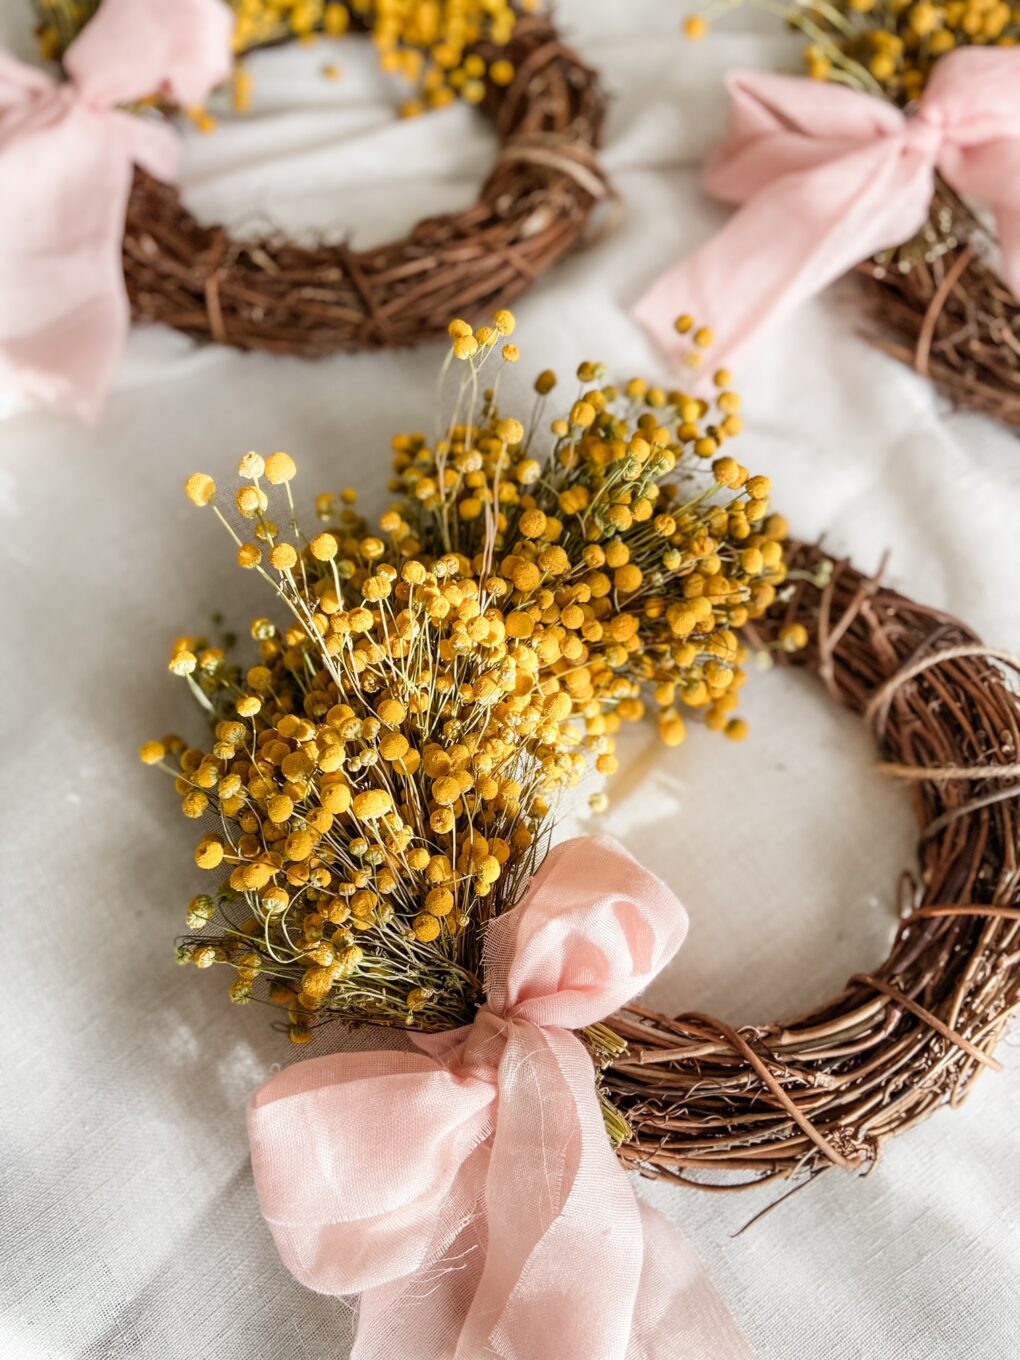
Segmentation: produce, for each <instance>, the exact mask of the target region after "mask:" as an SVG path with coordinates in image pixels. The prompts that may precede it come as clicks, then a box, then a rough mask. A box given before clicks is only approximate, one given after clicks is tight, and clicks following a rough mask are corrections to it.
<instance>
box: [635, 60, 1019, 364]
mask: <svg viewBox="0 0 1020 1360" xmlns="http://www.w3.org/2000/svg"><path fill="white" fill-rule="evenodd" d="M728 87H729V92H730V98H731V101H732V104H731V110H730V127H729V132H728V134H727V136H726V138H725V140H724V142H723V143H722V145H721V146H720V147H719V148H718V150H717V151H716V152H715V153H714V155H713V156H712V157H711V158H710V160H709V163H708V166H707V168H706V171H705V186H706V188H707V189H708V191H709V193H711V194H713V195H714V196H715V197H716V198H720V199H722V200H723V201H724V202H727V203H742V204H743V205H744V206H743V207H742V208H741V210H740V211H739V212H737V213H735V214H734V216H733V217H732V218H731V219H730V220H729V222H728V223H727V224H726V225H725V226H724V227H723V228H722V230H721V231H719V232H718V233H717V234H716V235H715V236H714V237H713V238H712V239H711V240H710V241H709V242H708V243H707V244H706V245H704V246H702V248H701V249H700V250H698V251H697V252H696V253H695V254H694V255H693V256H691V257H690V258H689V259H688V260H686V261H685V262H684V263H682V264H680V265H678V266H677V267H676V268H674V269H672V270H671V271H670V272H669V273H668V274H666V275H664V276H663V277H662V278H661V279H660V280H659V281H658V282H657V283H656V284H654V285H653V287H652V288H651V290H650V291H649V292H648V293H646V294H645V296H644V297H643V298H642V299H641V301H640V302H639V303H638V305H637V307H636V308H635V311H634V315H635V317H636V318H637V320H638V321H640V322H641V323H642V325H644V327H645V328H646V329H647V330H648V331H649V332H650V333H651V335H652V337H653V338H654V339H656V340H657V341H658V342H659V343H660V344H661V345H662V347H663V348H664V349H666V350H667V352H669V353H670V354H672V355H674V356H676V357H680V356H681V355H682V354H683V352H684V350H685V348H686V346H685V344H684V342H683V341H681V340H680V339H679V338H678V336H677V335H676V332H675V331H674V329H673V321H674V319H675V317H676V316H677V314H678V313H680V312H688V313H691V314H692V315H693V316H695V317H696V318H697V320H698V321H699V322H700V323H703V324H705V325H709V326H711V327H712V329H713V330H714V332H715V341H714V344H713V348H712V357H713V360H714V361H715V362H728V361H729V359H730V358H731V357H732V355H733V354H734V353H735V352H736V351H737V349H738V348H739V347H741V346H742V345H744V344H745V343H746V342H747V341H748V340H750V339H751V338H752V337H753V336H754V335H755V334H756V333H757V332H758V331H759V330H760V329H761V328H762V327H764V326H765V325H766V324H767V323H772V322H773V321H778V320H780V319H781V318H782V317H784V316H785V315H786V314H787V313H789V312H790V311H792V310H793V308H794V307H796V305H797V304H798V303H799V302H801V301H802V300H803V299H805V298H807V297H810V296H811V295H812V294H814V293H817V292H819V291H820V290H821V289H822V288H824V287H825V286H826V284H828V283H830V282H832V280H833V279H835V278H838V277H839V275H841V274H843V273H845V272H846V271H847V270H848V269H851V268H852V267H853V266H854V265H856V264H858V263H860V261H861V260H865V259H867V258H868V257H869V256H870V255H873V254H875V253H876V251H879V250H884V249H887V248H891V247H893V246H898V245H901V244H902V243H903V242H905V241H909V240H910V239H911V237H912V236H914V234H915V233H916V232H917V231H919V230H920V228H921V227H922V226H923V224H924V222H925V220H926V218H927V215H928V209H929V206H930V204H931V199H932V194H933V192H934V188H935V172H936V171H938V172H939V173H940V174H941V175H943V176H944V177H945V179H946V180H947V181H948V182H949V183H950V184H951V185H952V186H953V187H954V188H955V189H956V190H957V191H958V192H959V193H960V194H962V195H965V196H967V197H972V198H975V199H978V200H981V201H983V202H985V203H988V204H990V205H991V206H992V208H993V209H994V212H995V217H996V221H997V225H998V235H999V244H1000V246H1001V249H1002V257H1003V265H1004V274H1005V278H1006V280H1007V282H1008V283H1009V285H1010V287H1011V288H1012V289H1013V291H1014V293H1016V294H1017V295H1018V296H1020V52H1018V51H1017V49H1015V48H993V47H967V48H960V49H958V50H957V51H955V52H952V53H950V54H949V55H948V56H945V57H942V58H941V59H940V60H939V61H938V63H937V64H936V66H935V68H934V71H933V73H932V76H931V79H930V81H929V83H928V87H927V89H926V90H925V93H924V95H923V97H922V99H921V100H920V102H919V104H918V105H917V109H916V112H914V113H913V114H904V113H902V112H901V111H900V110H899V109H897V108H895V107H894V106H893V105H892V104H889V103H888V102H886V101H885V100H884V99H880V98H877V97H876V96H873V95H868V94H859V93H857V92H856V91H854V90H848V89H846V88H845V87H843V86H840V85H830V84H825V83H822V82H819V81H815V80H810V79H807V78H806V77H797V76H775V75H758V74H738V75H733V76H731V77H730V79H729V81H728Z"/></svg>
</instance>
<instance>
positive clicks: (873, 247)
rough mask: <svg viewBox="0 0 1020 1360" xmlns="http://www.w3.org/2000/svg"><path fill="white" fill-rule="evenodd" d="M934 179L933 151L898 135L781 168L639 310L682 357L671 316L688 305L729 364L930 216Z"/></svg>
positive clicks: (715, 355)
mask: <svg viewBox="0 0 1020 1360" xmlns="http://www.w3.org/2000/svg"><path fill="white" fill-rule="evenodd" d="M911 162H912V163H911ZM905 163H906V164H905ZM932 187H933V169H932V165H931V163H930V161H928V160H926V159H924V158H922V157H920V156H913V157H910V158H909V159H908V157H907V155H906V153H905V152H904V149H903V146H902V143H901V142H900V141H899V139H897V138H885V139H883V140H882V141H880V142H877V143H874V144H872V145H869V146H866V147H863V148H859V149H857V150H855V151H853V152H850V153H848V154H844V155H840V156H837V157H835V158H834V159H833V160H831V161H828V162H826V163H823V164H820V165H815V166H813V167H811V168H810V169H808V170H804V171H801V172H799V173H793V174H787V175H784V176H782V177H781V178H780V179H777V180H775V181H773V182H772V183H771V184H768V185H767V186H766V187H764V188H763V189H761V190H760V191H759V192H758V193H756V194H754V195H753V197H751V198H750V199H748V201H747V202H746V203H745V204H744V205H743V207H741V208H740V209H739V210H738V211H737V212H736V213H735V214H734V216H733V217H731V218H730V220H729V221H728V222H727V223H726V225H725V226H724V227H723V228H722V230H721V231H719V232H718V233H717V234H716V235H715V236H714V237H713V238H712V239H711V240H710V241H708V242H707V243H706V244H705V245H703V246H702V247H701V249H700V250H698V251H696V252H695V254H694V255H692V256H691V257H690V258H689V259H688V260H685V261H684V262H683V263H682V264H680V265H678V266H676V267H675V268H674V269H672V270H670V272H669V273H668V274H666V275H665V276H664V277H663V278H661V279H660V280H659V281H658V282H657V283H656V284H654V285H653V286H652V288H651V289H650V290H649V291H648V292H647V293H646V294H645V295H644V297H642V298H641V300H640V301H639V302H638V304H637V306H636V307H635V308H634V313H633V314H634V316H635V318H636V320H637V321H638V322H640V324H641V325H642V326H643V327H644V328H645V329H646V330H647V331H648V333H649V334H650V336H651V337H652V339H653V340H654V341H656V343H657V344H659V346H660V347H661V348H662V349H663V350H664V351H665V352H666V353H667V354H668V355H669V356H670V358H672V359H673V360H674V361H676V362H680V361H682V360H683V359H684V358H685V357H686V356H687V354H688V353H689V352H690V345H689V342H688V341H686V340H685V339H684V338H683V337H681V336H678V335H677V334H676V332H675V330H674V328H673V321H674V320H675V318H676V317H677V316H678V315H679V314H681V313H689V314H690V315H692V316H693V317H694V318H695V320H696V321H697V323H698V324H699V325H703V326H710V327H711V328H712V330H713V332H714V333H715V340H714V343H713V346H712V348H711V350H710V357H711V361H712V362H713V364H717V365H718V364H724V365H725V364H728V363H729V362H730V361H731V360H732V358H733V357H734V356H735V355H736V354H738V353H739V352H740V351H741V350H742V349H743V348H744V347H745V346H746V345H747V344H748V343H749V342H750V341H752V340H754V339H755V338H756V337H757V336H759V335H760V334H761V333H762V332H764V331H765V330H766V328H768V327H771V326H773V325H775V324H777V323H778V322H779V321H781V320H783V319H784V318H785V317H786V316H788V315H789V314H790V313H791V312H792V311H793V310H794V309H795V308H796V307H797V306H798V305H799V304H800V303H801V302H803V301H804V300H805V299H807V298H809V297H811V296H813V295H814V294H815V293H818V292H820V291H821V290H822V289H823V288H824V287H825V286H826V285H827V284H829V283H831V282H832V281H833V280H834V279H837V278H839V277H840V275H842V274H844V273H846V272H847V270H849V269H851V268H852V267H853V266H854V265H855V264H857V263H859V262H860V261H861V260H864V259H867V258H868V256H869V255H872V254H874V253H875V251H877V250H882V249H885V248H886V247H888V246H894V245H899V244H900V243H901V242H903V241H906V240H909V238H910V237H911V236H912V235H913V234H914V232H916V231H917V230H918V228H919V227H920V226H921V225H922V223H923V222H924V219H925V216H926V214H927V208H928V204H929V202H930V200H931V194H932Z"/></svg>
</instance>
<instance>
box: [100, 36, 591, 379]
mask: <svg viewBox="0 0 1020 1360" xmlns="http://www.w3.org/2000/svg"><path fill="white" fill-rule="evenodd" d="M479 51H480V53H481V55H482V56H484V57H485V58H486V60H487V64H488V63H491V60H492V58H493V56H494V55H495V54H496V52H497V49H493V48H491V47H489V48H484V47H483V48H479ZM498 53H499V54H500V55H503V56H505V57H506V59H507V60H509V61H510V62H512V63H513V66H514V70H515V73H516V74H515V77H514V80H513V82H512V84H511V85H510V86H509V87H507V88H501V87H499V86H497V85H494V84H493V83H492V82H491V81H487V84H486V94H485V99H484V100H483V102H482V105H481V107H482V109H483V111H484V112H485V113H486V114H487V115H488V116H489V117H490V118H491V119H492V121H493V122H494V124H495V126H496V130H497V132H498V134H499V139H500V153H499V158H498V160H497V163H496V166H495V168H494V170H493V172H492V173H491V175H490V176H489V178H488V179H487V181H486V182H485V185H484V186H483V188H482V191H481V195H480V197H479V199H478V202H477V203H476V204H475V205H474V206H473V207H472V208H469V209H467V210H466V211H464V212H459V213H451V214H446V215H444V216H441V217H433V218H429V219H428V220H426V221H423V222H420V223H419V224H418V225H417V226H416V227H415V228H414V230H413V231H412V232H411V234H410V235H409V236H408V237H406V238H405V239H403V240H399V241H391V242H389V243H388V244H386V245H382V246H377V247H374V248H373V249H371V250H366V251H354V250H351V249H350V248H349V247H347V246H346V245H344V244H317V245H312V246H305V245H299V244H297V243H296V242H291V241H287V240H286V239H282V238H280V237H278V236H276V237H268V238H265V239H260V240H255V239H248V240H235V239H234V238H233V237H232V236H231V234H230V232H229V231H228V230H227V229H226V228H225V227H223V226H212V227H203V226H201V225H200V224H199V223H198V222H197V221H196V220H195V218H194V217H193V216H192V215H191V214H190V213H189V212H188V211H187V210H186V209H185V208H184V207H183V205H182V203H181V201H180V198H179V197H178V194H177V191H176V189H174V188H173V187H172V186H170V185H166V184H162V183H160V182H158V181H157V180H154V179H152V178H151V177H149V176H147V175H145V174H144V173H142V172H139V173H138V174H137V175H136V179H135V184H134V191H133V193H132V196H131V202H130V207H129V211H128V218H127V228H126V232H125V237H124V271H125V277H126V280H127V286H128V292H129V294H130V296H131V301H132V305H133V308H134V312H135V314H136V316H138V317H141V318H148V319H151V320H154V321H160V322H163V323H164V324H166V325H169V326H173V327H175V328H176V329H177V330H181V331H184V332H186V333H187V334H188V335H191V336H193V337H194V338H195V339H198V340H212V341H215V342H216V343H218V344H225V345H233V346H236V347H237V348H240V349H261V350H266V351H269V352H270V353H274V354H290V355H302V356H307V357H314V356H317V355H322V354H331V353H334V352H337V351H346V350H359V349H392V348H397V347H400V346H406V345H413V344H420V343H421V342H422V341H424V340H430V339H435V338H439V337H441V336H444V335H445V332H446V325H447V322H448V321H449V319H450V317H451V316H454V315H466V316H468V317H477V316H479V315H481V314H482V313H488V312H489V311H490V310H491V309H492V308H494V307H496V306H498V305H499V304H501V303H503V302H506V301H508V300H510V299H511V298H514V297H516V296H517V295H518V294H520V293H522V292H523V291H524V290H525V289H527V288H528V287H530V286H531V284H532V283H534V281H535V280H536V279H537V278H539V277H540V275H542V274H543V273H544V272H545V271H546V270H547V269H549V268H550V266H552V265H553V264H555V263H556V261H557V260H559V259H560V258H561V257H562V256H563V255H564V254H566V252H567V251H569V250H570V249H571V247H572V246H574V245H576V244H577V242H578V240H579V239H580V237H581V236H582V234H583V232H584V230H585V228H586V226H587V223H588V220H589V217H590V216H591V213H592V210H593V208H594V207H595V205H596V203H597V202H598V201H599V200H600V199H601V198H603V197H604V196H605V195H606V194H607V193H608V188H607V185H606V181H605V178H604V176H603V174H602V171H601V169H600V168H599V165H598V161H597V159H596V154H595V153H596V149H597V147H598V145H599V143H600V139H601V132H602V125H603V120H604V116H605V98H604V96H603V93H602V90H601V88H600V86H599V83H598V79H597V77H596V75H595V73H594V72H593V71H592V70H590V69H589V68H588V67H587V66H585V65H583V63H582V62H581V61H580V59H579V58H578V57H577V56H576V55H575V54H574V53H573V52H572V51H570V49H569V48H567V47H565V46H564V45H563V44H562V43H561V42H560V40H559V38H558V36H557V34H556V30H555V29H554V28H553V26H552V25H551V23H550V22H549V21H548V20H547V19H545V18H541V17H538V16H534V17H522V18H521V19H519V20H518V23H517V25H516V27H515V29H514V32H513V37H512V38H511V40H510V42H509V44H508V45H507V46H506V48H505V49H498Z"/></svg>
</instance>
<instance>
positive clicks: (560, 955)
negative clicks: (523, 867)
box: [249, 837, 750, 1360]
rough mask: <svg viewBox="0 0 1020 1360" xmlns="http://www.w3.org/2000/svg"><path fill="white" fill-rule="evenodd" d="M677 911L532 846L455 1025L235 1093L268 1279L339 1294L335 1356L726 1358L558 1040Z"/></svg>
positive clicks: (713, 1320)
mask: <svg viewBox="0 0 1020 1360" xmlns="http://www.w3.org/2000/svg"><path fill="white" fill-rule="evenodd" d="M686 930H687V916H686V913H685V912H684V910H683V908H682V907H681V905H680V903H679V902H678V901H677V900H676V898H675V897H674V896H673V894H672V893H671V892H670V890H669V889H668V888H667V887H666V886H665V884H663V883H662V882H660V880H659V879H657V878H655V877H654V876H653V875H652V874H649V873H647V872H645V870H643V869H642V868H641V867H640V866H639V865H638V864H637V863H636V862H635V861H634V860H633V859H632V858H631V857H630V856H629V855H628V854H627V853H626V851H625V850H623V849H622V847H621V846H619V845H618V844H617V843H616V842H615V841H613V840H611V839H610V838H608V837H597V838H591V839H581V840H574V841H568V842H566V843H565V844H563V845H561V846H559V847H558V848H556V849H554V850H553V851H551V853H550V854H549V856H548V857H547V859H546V860H545V863H544V864H543V865H542V867H541V869H540V870H539V872H538V873H537V874H536V875H535V877H534V879H533V880H532V882H531V885H530V887H529V888H528V891H527V893H526V894H525V896H524V898H523V900H522V901H521V902H520V903H519V904H518V905H517V906H516V907H515V908H513V910H511V911H508V912H506V913H505V914H504V915H502V916H500V917H498V918H496V919H495V920H494V921H493V922H492V923H491V924H490V926H489V927H488V933H487V937H486V946H485V958H484V969H485V982H486V987H487V994H488V999H487V1001H486V1003H485V1005H484V1006H483V1007H482V1008H481V1010H480V1011H479V1012H478V1015H477V1017H476V1018H475V1021H474V1023H473V1024H471V1025H467V1026H465V1027H464V1028H463V1029H458V1030H454V1031H451V1032H450V1033H446V1034H439V1035H417V1036H415V1042H416V1043H417V1045H418V1047H419V1048H420V1049H421V1050H423V1051H422V1052H391V1051H385V1052H373V1053H338V1054H334V1055H332V1056H330V1057H324V1058H315V1059H311V1060H309V1061H307V1062H302V1063H297V1064H296V1065H294V1066H292V1067H288V1068H286V1069H284V1070H283V1071H281V1072H280V1073H278V1074H277V1075H276V1076H274V1077H271V1078H270V1079H269V1081H267V1082H266V1083H265V1085H264V1086H262V1087H261V1089H260V1090H258V1091H257V1092H256V1093H255V1095H254V1096H253V1098H252V1101H251V1106H250V1109H249V1135H250V1139H251V1153H252V1166H253V1168H254V1172H255V1182H256V1185H257V1187H258V1193H259V1200H260V1202H261V1206H262V1212H263V1214H264V1215H265V1217H266V1219H267V1221H268V1223H269V1225H270V1228H271V1229H272V1233H273V1236H274V1238H275V1240H276V1245H277V1248H278V1250H279V1252H280V1256H281V1257H282V1259H283V1262H284V1264H285V1265H286V1266H287V1268H288V1269H289V1270H290V1271H291V1272H292V1273H293V1274H294V1275H295V1276H296V1277H297V1278H298V1280H300V1281H301V1282H302V1283H303V1284H306V1285H308V1286H309V1287H310V1288H312V1289H315V1290H318V1291H319V1292H321V1293H326V1294H335V1295H344V1294H354V1293H360V1294H361V1296H362V1297H361V1307H360V1313H359V1325H358V1334H357V1339H356V1341H355V1345H354V1350H353V1352H352V1360H397V1357H400V1358H401V1360H480V1357H500V1360H743V1357H746V1356H748V1355H749V1354H750V1350H749V1348H748V1346H747V1343H746V1342H745V1341H744V1339H743V1337H742V1335H741V1333H740V1332H739V1330H738V1328H737V1326H736V1324H735V1323H734V1322H733V1320H732V1319H731V1318H730V1316H729V1314H728V1312H727V1311H726V1308H725V1306H724V1305H723V1303H722V1301H721V1300H720V1298H719V1296H718V1295H717V1293H716V1292H715V1290H714V1288H713V1287H712V1285H711V1284H710V1283H709V1281H708V1279H707V1277H706V1276H705V1273H704V1270H703V1268H702V1266H701V1265H700V1263H699V1262H698V1260H697V1258H696V1257H695V1256H694V1254H693V1252H692V1251H691V1249H690V1248H689V1247H688V1246H687V1245H686V1244H685V1242H684V1240H683V1239H682V1238H681V1237H680V1235H679V1234H678V1233H677V1232H676V1230H675V1229H674V1228H673V1227H672V1225H671V1224H670V1223H669V1221H668V1220H667V1219H665V1218H664V1217H663V1216H662V1215H661V1214H658V1213H657V1212H656V1211H655V1210H653V1209H650V1208H649V1207H648V1206H647V1205H644V1204H640V1203H639V1202H638V1200H637V1199H636V1198H635V1196H634V1192H633V1190H632V1189H631V1186H630V1182H629V1180H628V1177H627V1173H626V1172H625V1171H624V1170H623V1168H622V1167H621V1165H620V1163H619V1162H618V1161H617V1159H616V1156H615V1154H614V1153H613V1150H612V1148H611V1146H610V1143H609V1139H608V1137H607V1134H606V1130H605V1126H604V1124H603V1119H602V1113H601V1109H600V1106H599V1100H598V1096H597V1094H596V1090H595V1081H594V1070H593V1067H592V1061H591V1058H590V1057H589V1055H588V1053H587V1052H586V1050H585V1048H584V1046H583V1045H582V1044H581V1042H580V1041H579V1040H578V1039H577V1038H576V1036H575V1035H574V1034H573V1033H571V1031H572V1030H577V1029H582V1028H584V1027H585V1026H586V1025H590V1024H594V1023H595V1022H596V1021H598V1020H602V1019H604V1018H605V1017H606V1016H608V1015H611V1014H612V1013H613V1011H615V1010H616V1009H617V1008H618V1007H620V1006H622V1005H624V1004H625V1003H626V1002H627V1001H628V1000H630V999H631V998H632V997H633V996H634V995H635V994H636V993H637V992H638V991H639V990H640V989H641V988H642V987H643V986H644V985H645V984H646V983H647V982H649V981H650V980H651V978H653V977H654V976H655V974H656V973H657V972H658V971H659V970H660V969H661V968H662V967H663V966H664V965H665V964H666V963H667V962H668V960H669V959H670V958H672V956H673V954H674V953H675V952H676V950H677V949H678V948H679V947H680V944H681V942H682V941H683V938H684V935H685V934H686Z"/></svg>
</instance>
